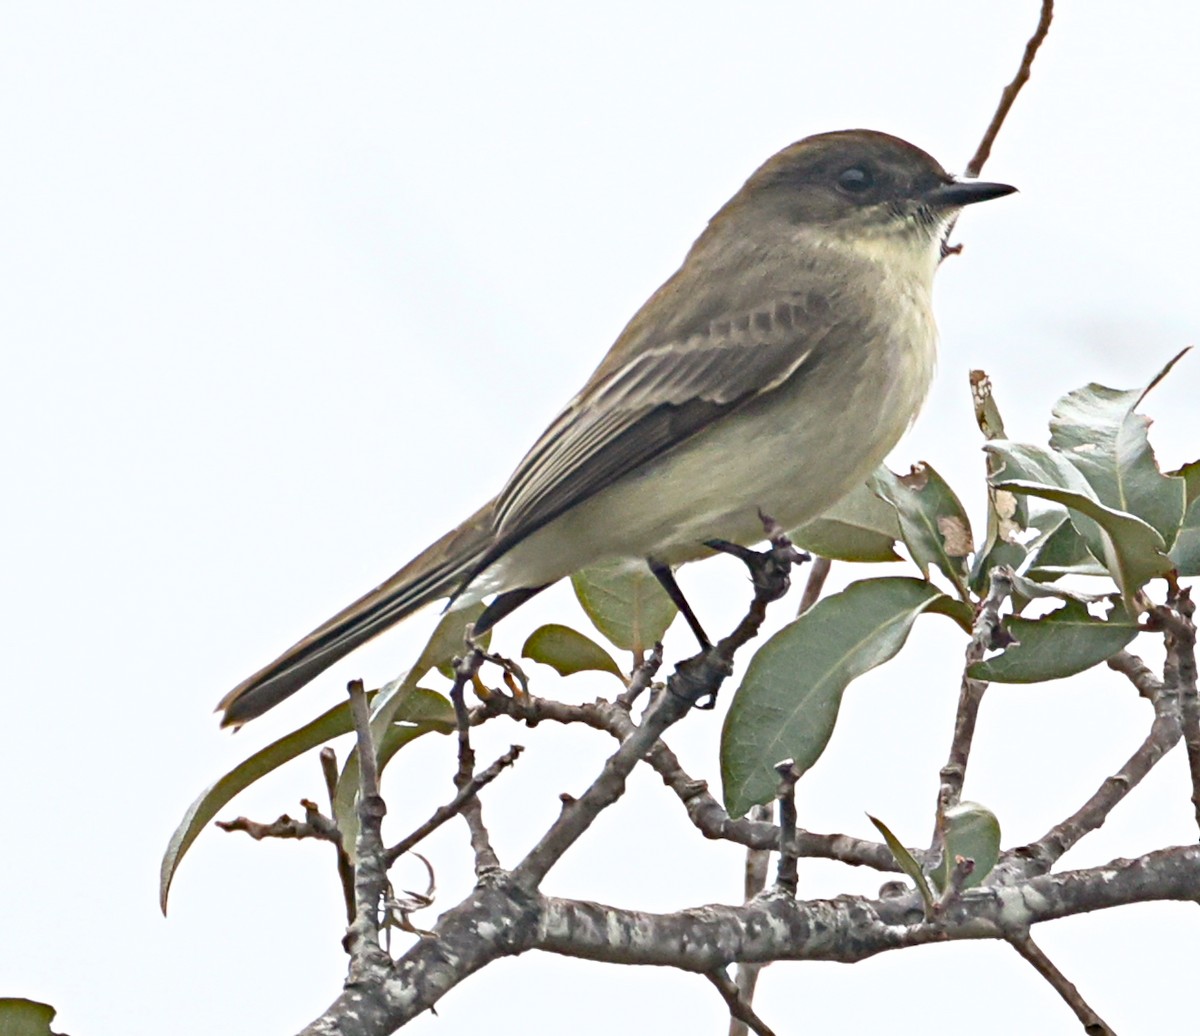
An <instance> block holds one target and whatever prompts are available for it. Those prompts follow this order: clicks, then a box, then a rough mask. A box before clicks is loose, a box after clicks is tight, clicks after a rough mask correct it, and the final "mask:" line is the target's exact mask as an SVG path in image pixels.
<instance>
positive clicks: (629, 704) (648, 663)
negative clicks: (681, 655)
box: [617, 641, 663, 710]
mask: <svg viewBox="0 0 1200 1036" xmlns="http://www.w3.org/2000/svg"><path fill="white" fill-rule="evenodd" d="M662 663H663V646H662V641H659V642H658V643H656V644H655V645H654V647H653V649H652V650H651V651H650V654H649V655H647V656H646V657H644V658H642V659H641V660H640V661H639V662H638V663H637V665H636V666H634V670H633V675H632V676H631V677H630V679H629V686H628V687H626V688H625V690H624V691H622V692H621V693H620V694H619V695H617V703H618V704H619V705H621V706H622V707H623V708H625V709H627V710H628V709H631V708H633V703H634V702H635V701H637V699H638V697H639V696H640V695H641V694H642V692H643V691H645V690H647V689H648V688H649V687H650V685H651V683H653V682H654V677H655V676H656V675H657V674H658V670H659V669H660V668H661V667H662Z"/></svg>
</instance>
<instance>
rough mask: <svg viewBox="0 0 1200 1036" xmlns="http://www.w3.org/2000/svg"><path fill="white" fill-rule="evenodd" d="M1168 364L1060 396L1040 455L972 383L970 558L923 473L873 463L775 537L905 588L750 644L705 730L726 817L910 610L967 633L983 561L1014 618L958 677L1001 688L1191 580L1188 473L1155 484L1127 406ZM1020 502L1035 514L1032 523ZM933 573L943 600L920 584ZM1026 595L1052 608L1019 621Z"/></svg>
mask: <svg viewBox="0 0 1200 1036" xmlns="http://www.w3.org/2000/svg"><path fill="white" fill-rule="evenodd" d="M1180 355H1182V354H1180ZM1178 359H1179V357H1178V356H1177V357H1176V358H1175V359H1174V360H1172V361H1171V363H1170V364H1168V365H1167V367H1166V368H1165V369H1164V370H1163V371H1162V372H1160V373H1159V374H1158V375H1157V376H1156V377H1155V378H1154V379H1153V381H1151V383H1150V385H1149V386H1148V387H1147V388H1146V389H1139V390H1130V391H1122V390H1117V389H1111V388H1107V387H1105V386H1103V385H1095V384H1092V385H1088V386H1086V387H1084V388H1081V389H1078V390H1076V391H1074V392H1071V393H1070V394H1068V395H1066V396H1064V397H1063V398H1062V399H1061V400H1059V402H1058V404H1057V405H1056V406H1055V408H1054V412H1053V417H1052V419H1051V422H1050V441H1049V444H1048V445H1047V446H1037V445H1031V444H1028V443H1018V442H1013V441H1011V440H1009V439H1007V438H1006V437H1005V432H1004V425H1003V422H1002V420H1001V418H1000V413H999V410H998V408H997V406H996V404H995V401H994V399H993V398H992V395H991V390H990V386H989V384H988V379H987V377H986V376H985V375H983V374H982V373H981V372H975V373H974V374H973V375H972V388H973V392H974V398H975V412H976V418H977V421H978V424H979V427H980V429H981V431H982V432H983V434H984V436H985V438H986V439H987V443H986V445H985V450H986V454H987V468H988V523H987V535H986V538H985V541H984V545H983V546H982V547H981V548H980V549H979V550H975V549H974V547H973V538H972V534H971V527H970V522H969V520H968V518H967V515H966V512H965V511H964V510H963V507H962V505H961V503H960V502H959V499H958V497H957V496H956V495H955V493H954V492H953V491H952V490H951V489H950V487H949V486H948V485H947V484H946V483H945V481H944V480H943V479H942V478H941V477H940V476H939V475H938V473H937V472H936V471H935V470H934V469H933V468H932V467H930V466H929V465H918V466H917V467H914V468H913V470H912V472H911V473H910V474H908V475H903V476H900V475H895V474H893V473H892V472H890V471H888V470H886V469H880V470H879V471H878V472H877V473H876V474H875V476H874V478H873V479H872V481H871V483H870V484H869V485H868V486H864V487H863V488H862V489H860V490H859V491H858V492H856V493H854V494H852V495H851V497H850V498H848V499H847V500H845V501H843V502H842V503H841V504H840V505H838V507H837V508H836V509H835V510H834V511H833V512H831V513H830V514H828V515H826V516H824V517H823V518H821V519H820V520H819V521H817V522H814V523H812V524H811V525H808V526H805V527H804V528H801V529H798V530H796V531H795V532H794V533H793V534H792V538H793V540H794V541H795V542H796V544H797V545H798V546H802V547H806V548H808V549H810V550H813V551H814V552H817V553H821V554H823V555H824V556H826V557H832V558H837V559H842V560H847V561H859V562H863V561H882V560H892V559H895V558H896V557H897V554H896V551H895V547H896V545H897V544H901V543H902V544H903V545H904V548H905V550H906V552H907V553H908V556H909V557H910V558H911V559H912V561H913V562H914V563H915V564H916V565H917V567H918V568H919V569H920V572H921V577H922V578H920V579H914V578H904V577H889V578H876V579H864V580H861V581H859V582H856V583H853V584H851V585H850V586H849V587H847V588H846V589H845V590H844V591H842V592H841V593H837V594H832V595H830V596H829V597H826V598H825V599H823V600H822V601H820V602H819V603H818V604H817V605H816V606H815V607H814V608H812V609H811V611H809V612H807V613H806V614H804V615H802V616H800V617H799V618H797V619H796V620H795V621H794V622H792V623H791V624H790V625H788V626H787V627H785V628H784V629H782V630H780V631H779V632H778V633H777V634H775V636H774V637H772V638H771V639H770V640H768V641H767V642H766V643H765V644H764V645H763V646H762V647H761V648H760V649H759V651H758V653H757V654H756V655H755V656H754V658H753V660H752V661H751V663H750V666H749V668H748V670H747V672H746V676H745V679H744V680H743V682H742V685H741V687H740V688H739V689H738V691H737V693H736V694H735V696H734V698H733V701H732V703H731V705H730V709H729V712H728V714H727V716H726V720H725V726H724V729H723V732H722V743H721V773H722V778H723V782H724V793H725V804H726V808H727V809H728V810H729V812H730V813H731V814H733V815H735V816H736V815H741V814H742V813H744V812H745V811H746V810H748V809H749V808H750V807H751V806H753V805H755V804H757V803H763V802H767V801H769V800H770V799H771V798H772V797H773V795H774V793H775V787H776V775H775V771H774V768H773V767H774V764H775V763H776V762H778V761H779V760H781V759H785V758H791V759H793V760H794V761H795V763H796V766H797V767H798V768H799V769H800V770H801V772H803V771H805V770H807V769H808V768H809V767H811V766H812V765H813V763H815V762H816V760H817V759H818V758H819V757H820V755H821V753H822V752H823V751H824V749H825V746H826V745H827V744H828V742H829V738H830V735H831V734H832V732H833V727H834V723H835V721H836V719H837V713H838V709H839V707H840V704H841V698H842V694H843V692H844V691H845V689H846V687H847V685H848V684H849V683H850V681H851V680H853V679H854V678H855V677H856V676H859V675H861V674H862V673H864V672H866V671H867V670H869V669H872V668H874V667H875V666H877V665H879V664H881V663H882V662H885V661H887V660H888V659H890V658H892V657H893V656H894V655H895V654H896V653H897V652H898V651H899V650H900V648H901V647H903V645H904V642H905V640H906V639H907V637H908V633H909V630H910V629H911V628H912V624H913V622H914V621H915V620H916V617H917V616H918V615H920V614H922V613H924V612H936V613H939V614H942V615H946V616H949V617H950V618H951V619H953V620H955V621H956V622H957V623H958V624H959V625H960V626H961V627H962V628H963V630H964V632H966V633H967V634H970V632H971V628H972V622H973V617H974V615H975V612H976V610H977V608H978V606H979V603H980V598H981V597H982V596H983V595H984V594H985V593H986V591H987V587H988V583H989V576H990V573H991V571H992V569H993V568H994V567H996V566H998V565H1005V566H1008V567H1010V568H1011V569H1012V570H1014V576H1013V579H1012V582H1013V586H1014V594H1013V612H1014V614H1013V616H1012V617H1010V618H1009V619H1008V620H1007V623H1006V626H1007V631H1008V633H1009V634H1010V635H1011V636H1012V638H1013V639H1012V643H1011V644H1010V645H1009V646H1008V647H1007V648H1006V649H1005V650H1004V651H1003V652H1001V653H1000V654H997V655H995V656H993V657H991V658H987V659H985V660H983V661H981V662H979V663H976V664H975V665H973V666H972V668H971V669H970V671H969V675H970V676H971V677H973V678H976V679H979V680H986V681H1000V682H1011V683H1032V682H1039V681H1043V680H1051V679H1056V678H1059V677H1065V676H1070V675H1073V674H1074V673H1078V672H1082V671H1083V670H1085V669H1088V668H1090V667H1091V666H1094V665H1096V664H1098V663H1099V662H1102V661H1104V660H1105V659H1107V658H1109V657H1111V656H1112V655H1113V654H1114V653H1115V652H1117V651H1119V650H1120V649H1121V648H1123V647H1124V646H1125V645H1126V644H1128V643H1129V642H1130V641H1131V640H1132V639H1133V638H1134V637H1135V636H1136V635H1137V632H1138V625H1137V619H1138V617H1139V615H1140V614H1141V613H1142V612H1143V611H1144V610H1145V599H1144V598H1143V596H1142V594H1141V588H1142V587H1143V586H1144V585H1145V584H1146V583H1147V582H1149V581H1150V580H1151V579H1153V578H1156V577H1165V578H1168V579H1175V578H1176V577H1177V576H1179V575H1197V574H1200V549H1198V548H1200V504H1198V502H1197V501H1198V499H1200V462H1197V463H1193V464H1189V465H1187V466H1185V467H1184V468H1182V469H1180V470H1179V471H1177V472H1172V473H1170V474H1163V473H1162V472H1160V471H1159V469H1158V465H1157V463H1156V462H1155V459H1154V453H1153V451H1152V450H1151V448H1150V444H1149V441H1148V439H1147V435H1146V432H1147V429H1148V427H1149V424H1150V422H1149V420H1148V419H1147V418H1146V417H1144V416H1142V415H1141V414H1139V413H1138V412H1137V407H1138V406H1139V405H1140V404H1141V402H1142V400H1143V398H1144V397H1145V395H1146V393H1147V392H1148V391H1149V390H1150V389H1151V388H1153V387H1154V386H1155V385H1156V384H1158V382H1159V381H1160V380H1162V378H1163V377H1164V376H1165V375H1166V374H1167V372H1168V371H1169V370H1170V369H1171V367H1172V366H1173V365H1174V363H1175V362H1176V361H1177V360H1178ZM1031 499H1032V500H1036V501H1037V503H1038V504H1039V505H1040V507H1039V509H1038V510H1037V511H1036V513H1034V512H1033V508H1032V507H1031V506H1030V504H1031ZM934 574H936V577H937V578H938V580H939V582H940V583H942V584H946V585H948V590H946V591H942V590H940V589H939V588H938V586H937V585H935V583H934V582H933V579H932V577H933V575H934ZM1072 576H1094V577H1103V578H1105V579H1106V580H1108V581H1109V583H1110V585H1111V586H1113V589H1112V590H1107V589H1106V592H1104V593H1101V594H1085V593H1080V592H1078V591H1076V590H1074V589H1072V588H1071V587H1070V586H1068V585H1064V580H1065V579H1067V577H1072ZM1070 582H1074V581H1073V580H1071V581H1070ZM1037 598H1054V599H1057V600H1058V601H1060V602H1061V606H1060V607H1058V608H1057V609H1056V610H1054V611H1051V612H1050V613H1049V614H1045V615H1042V616H1040V617H1036V618H1027V617H1025V616H1023V615H1022V613H1023V612H1024V611H1025V610H1026V608H1027V607H1028V606H1029V604H1030V602H1032V601H1033V600H1035V599H1037ZM1101 604H1102V605H1103V608H1102V610H1103V611H1104V612H1106V614H1103V615H1095V614H1092V611H1090V610H1089V606H1092V607H1094V606H1096V605H1101Z"/></svg>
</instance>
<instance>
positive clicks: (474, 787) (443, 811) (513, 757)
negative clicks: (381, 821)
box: [383, 745, 525, 867]
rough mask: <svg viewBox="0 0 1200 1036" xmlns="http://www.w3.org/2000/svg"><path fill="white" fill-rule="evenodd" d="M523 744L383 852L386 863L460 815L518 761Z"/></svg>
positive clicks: (390, 863) (395, 859) (509, 752)
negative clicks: (470, 801) (470, 802)
mask: <svg viewBox="0 0 1200 1036" xmlns="http://www.w3.org/2000/svg"><path fill="white" fill-rule="evenodd" d="M524 750H525V749H524V747H523V746H521V745H513V746H512V747H511V748H510V749H509V750H508V751H507V752H505V753H504V754H503V755H502V756H500V758H499V759H497V760H496V761H495V762H494V763H492V765H491V766H489V767H488V768H487V769H486V770H483V771H482V772H480V773H478V774H475V775H474V776H473V777H472V778H471V779H470V781H468V782H467V783H466V784H465V785H463V786H462V787H461V788H459V790H458V794H457V795H455V796H454V798H453V799H451V800H450V801H449V802H448V803H446V805H444V806H439V807H438V808H437V809H436V810H434V812H433V816H431V817H430V818H429V819H428V820H426V821H425V823H423V824H422V825H421V826H420V827H418V828H417V829H416V830H415V831H413V832H412V834H410V835H408V836H406V837H405V838H402V839H401V840H400V841H399V842H397V843H396V844H395V845H393V846H392V847H391V848H390V849H388V850H387V851H386V852H385V853H384V854H383V859H384V865H385V866H387V867H391V866H392V865H393V864H394V863H395V862H396V861H397V860H398V859H400V857H401V856H403V855H404V854H405V853H406V852H409V851H410V850H411V849H412V848H413V847H414V846H415V845H417V844H418V843H420V842H421V841H422V840H423V839H425V838H426V837H428V836H429V835H430V834H432V833H433V832H434V831H436V830H437V829H438V828H439V827H441V826H442V825H443V824H444V823H445V822H446V821H447V820H449V819H450V818H451V817H456V816H458V814H459V813H461V812H462V809H463V806H464V805H465V804H466V803H467V801H468V800H469V799H473V798H474V797H475V796H476V795H478V794H479V791H480V789H481V788H485V787H487V785H489V784H491V783H492V781H494V780H495V779H496V778H497V777H499V776H500V774H501V772H503V771H504V770H505V769H506V768H507V767H509V766H512V764H513V763H515V762H516V761H517V758H518V757H519V756H520V754H521V753H522V752H523V751H524Z"/></svg>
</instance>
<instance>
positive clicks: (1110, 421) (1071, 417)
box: [1050, 353, 1186, 546]
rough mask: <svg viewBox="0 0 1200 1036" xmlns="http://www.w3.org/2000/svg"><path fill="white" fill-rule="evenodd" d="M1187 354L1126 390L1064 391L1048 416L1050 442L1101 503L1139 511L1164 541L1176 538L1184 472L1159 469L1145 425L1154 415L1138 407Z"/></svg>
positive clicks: (1181, 511) (1183, 499) (1096, 387)
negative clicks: (1142, 383) (1174, 473)
mask: <svg viewBox="0 0 1200 1036" xmlns="http://www.w3.org/2000/svg"><path fill="white" fill-rule="evenodd" d="M1182 355H1183V353H1180V354H1179V355H1178V356H1176V357H1175V359H1173V360H1172V361H1171V362H1170V363H1169V364H1167V366H1166V367H1165V368H1164V369H1163V370H1162V371H1161V372H1159V374H1158V375H1157V376H1156V377H1155V378H1154V380H1153V381H1152V382H1151V383H1150V385H1149V386H1147V387H1146V388H1145V389H1131V390H1126V391H1122V390H1119V389H1112V388H1108V387H1106V386H1104V385H1097V384H1094V383H1093V384H1091V385H1087V386H1085V387H1084V388H1081V389H1076V390H1075V391H1074V392H1071V393H1069V394H1068V395H1066V396H1063V398H1062V399H1060V400H1059V401H1058V403H1057V405H1056V406H1055V407H1054V417H1053V418H1052V419H1051V421H1050V445H1051V447H1053V448H1054V449H1055V450H1058V451H1059V452H1060V453H1062V454H1063V455H1064V456H1065V457H1066V458H1067V460H1069V461H1070V462H1071V463H1072V464H1073V465H1075V467H1076V468H1078V469H1079V471H1080V472H1081V473H1082V474H1083V476H1084V478H1086V479H1087V481H1088V484H1089V485H1090V486H1091V487H1092V489H1093V490H1094V491H1095V495H1096V498H1097V499H1098V500H1099V501H1100V503H1102V504H1104V505H1105V506H1107V507H1110V508H1112V509H1113V510H1117V511H1124V512H1126V513H1128V514H1132V515H1136V516H1137V517H1138V518H1140V519H1142V521H1144V522H1146V523H1147V524H1148V525H1150V526H1152V527H1153V528H1154V529H1156V530H1157V531H1158V533H1159V535H1160V536H1162V538H1163V542H1164V543H1165V544H1166V545H1167V546H1170V545H1171V544H1172V543H1173V542H1174V540H1175V533H1176V531H1177V530H1178V528H1179V523H1180V522H1181V521H1182V520H1183V514H1184V510H1185V507H1186V485H1185V483H1184V480H1183V479H1182V478H1176V477H1172V476H1169V475H1164V474H1162V473H1161V472H1160V471H1159V470H1158V464H1157V463H1156V462H1155V459H1154V451H1153V450H1152V449H1151V448H1150V441H1149V439H1148V438H1147V436H1146V430H1147V429H1148V428H1149V427H1150V419H1149V418H1147V417H1144V416H1143V415H1141V414H1138V413H1135V412H1134V409H1135V407H1137V406H1138V404H1139V403H1141V401H1142V400H1143V399H1144V398H1145V395H1146V393H1147V392H1149V391H1150V389H1152V388H1153V387H1154V386H1155V385H1157V384H1158V382H1159V381H1161V380H1162V379H1163V378H1164V377H1165V376H1166V374H1167V372H1168V371H1169V370H1170V369H1171V367H1173V366H1174V365H1175V363H1176V361H1178V360H1179V358H1180V357H1181V356H1182Z"/></svg>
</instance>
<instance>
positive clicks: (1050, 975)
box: [1010, 936, 1116, 1036]
mask: <svg viewBox="0 0 1200 1036" xmlns="http://www.w3.org/2000/svg"><path fill="white" fill-rule="evenodd" d="M1010 943H1011V944H1012V948H1013V949H1014V950H1016V951H1017V953H1019V954H1020V955H1021V956H1022V957H1024V958H1025V960H1027V961H1029V963H1030V964H1032V965H1033V967H1034V970H1036V971H1037V973H1038V974H1039V975H1041V976H1042V978H1044V979H1045V980H1046V981H1047V982H1049V983H1050V985H1051V987H1053V989H1054V991H1055V992H1056V993H1057V994H1058V995H1059V996H1061V997H1062V998H1063V1000H1064V1001H1065V1002H1066V1004H1067V1006H1068V1007H1069V1008H1071V1010H1072V1011H1074V1012H1075V1017H1076V1018H1078V1019H1079V1020H1080V1021H1081V1022H1082V1023H1083V1031H1084V1032H1085V1033H1087V1036H1116V1033H1115V1032H1113V1031H1112V1029H1110V1028H1109V1027H1108V1025H1107V1024H1106V1023H1105V1021H1104V1019H1103V1018H1101V1017H1100V1016H1099V1015H1098V1014H1097V1013H1096V1012H1095V1011H1093V1010H1092V1009H1091V1008H1090V1007H1089V1006H1088V1003H1087V1001H1086V1000H1084V999H1083V996H1082V995H1081V994H1080V992H1079V990H1078V989H1076V988H1075V984H1074V983H1073V982H1071V981H1070V980H1069V979H1068V978H1067V976H1066V975H1064V974H1063V973H1062V972H1061V971H1059V970H1058V968H1056V967H1055V966H1054V961H1052V960H1051V959H1050V958H1049V957H1047V956H1046V955H1045V954H1044V953H1043V952H1042V950H1041V948H1040V947H1039V946H1038V945H1037V943H1035V942H1034V941H1033V940H1032V939H1031V938H1029V936H1025V937H1024V938H1018V939H1011V940H1010Z"/></svg>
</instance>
